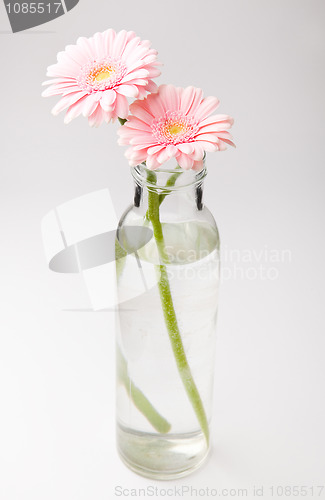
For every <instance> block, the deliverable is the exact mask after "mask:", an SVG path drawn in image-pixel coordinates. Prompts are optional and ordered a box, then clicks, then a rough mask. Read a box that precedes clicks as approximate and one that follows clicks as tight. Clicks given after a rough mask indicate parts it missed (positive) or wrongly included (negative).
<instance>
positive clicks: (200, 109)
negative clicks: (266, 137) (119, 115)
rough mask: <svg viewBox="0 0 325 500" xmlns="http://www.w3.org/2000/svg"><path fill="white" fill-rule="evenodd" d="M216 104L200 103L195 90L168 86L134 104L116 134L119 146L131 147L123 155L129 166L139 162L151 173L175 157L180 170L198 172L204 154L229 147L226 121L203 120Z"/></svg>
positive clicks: (223, 117) (210, 100)
mask: <svg viewBox="0 0 325 500" xmlns="http://www.w3.org/2000/svg"><path fill="white" fill-rule="evenodd" d="M140 94H141V90H140ZM218 102H219V101H218V99H217V98H214V97H208V98H207V99H204V98H203V95H202V91H201V90H200V89H196V88H195V87H187V88H186V89H182V88H179V87H174V86H172V85H162V86H160V87H159V88H158V91H157V93H156V94H151V95H149V96H147V97H145V98H144V99H143V100H139V99H138V100H137V101H135V102H134V103H133V104H131V106H130V113H131V115H130V116H129V117H128V122H127V123H126V124H125V125H124V126H123V127H121V129H120V131H119V135H120V141H119V142H120V144H124V145H130V146H131V147H130V148H129V149H128V152H127V156H128V158H129V159H130V164H135V162H136V161H138V160H139V159H140V158H141V160H143V161H144V160H145V159H146V161H147V166H148V168H150V169H155V168H158V165H160V164H162V163H164V162H166V161H168V160H169V158H171V157H173V156H175V157H176V159H177V161H178V162H179V165H180V166H181V168H183V169H191V168H193V169H195V170H201V169H202V168H203V157H204V152H205V151H208V152H210V151H211V152H212V151H218V150H224V149H225V148H226V145H227V144H231V145H233V142H232V141H231V139H232V137H231V135H230V134H229V132H227V130H226V129H227V128H229V127H230V126H231V124H232V120H231V119H229V118H230V117H228V115H215V116H213V117H210V118H207V115H208V114H210V113H211V112H212V111H213V110H214V109H215V108H216V106H217V105H218ZM145 155H146V157H144V156H145Z"/></svg>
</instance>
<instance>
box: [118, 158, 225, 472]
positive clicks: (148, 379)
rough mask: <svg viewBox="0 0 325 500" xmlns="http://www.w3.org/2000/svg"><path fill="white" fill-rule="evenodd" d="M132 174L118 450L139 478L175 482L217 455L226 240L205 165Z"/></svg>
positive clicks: (124, 245) (121, 291)
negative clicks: (213, 441)
mask: <svg viewBox="0 0 325 500" xmlns="http://www.w3.org/2000/svg"><path fill="white" fill-rule="evenodd" d="M173 161H174V163H173ZM131 172H132V175H133V178H134V181H135V195H134V203H133V204H132V205H131V206H130V207H129V208H128V209H127V210H126V211H125V213H124V214H123V216H122V217H121V220H120V222H119V225H118V229H117V236H116V269H117V273H116V274H117V294H118V303H119V305H118V314H117V335H116V340H117V347H116V350H117V400H116V409H117V446H118V451H119V454H120V456H121V458H122V460H123V461H124V462H125V463H126V464H127V466H128V467H129V468H131V469H132V470H134V471H135V472H137V473H139V474H141V475H143V476H147V477H151V478H156V479H172V478H176V477H181V476H184V475H187V474H189V473H190V472H192V471H193V470H195V469H196V468H197V467H199V466H200V465H201V464H202V463H203V461H204V459H205V458H206V456H207V454H208V451H209V443H210V436H209V434H210V433H209V423H210V420H211V409H212V393H213V376H214V360H215V340H216V338H215V333H216V332H215V330H216V316H217V305H218V284H219V235H218V230H217V226H216V223H215V220H214V218H213V216H212V214H211V212H210V211H209V210H208V209H207V208H206V207H205V206H204V204H203V199H202V193H203V180H204V178H205V176H206V174H207V170H206V167H205V166H204V168H203V170H201V171H200V172H196V171H193V170H187V171H185V170H182V169H181V168H180V167H178V166H177V165H176V164H175V160H170V161H169V162H167V163H166V164H164V165H163V166H162V167H160V168H159V169H158V170H156V171H154V172H152V171H150V170H148V169H147V168H146V166H145V164H141V165H138V166H137V167H134V168H132V169H131Z"/></svg>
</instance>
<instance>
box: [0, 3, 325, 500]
mask: <svg viewBox="0 0 325 500" xmlns="http://www.w3.org/2000/svg"><path fill="white" fill-rule="evenodd" d="M324 14H325V4H324V2H323V1H321V0H319V1H317V0H309V1H306V0H301V1H300V0H273V1H266V0H245V1H240V0H228V1H227V2H225V1H221V0H220V1H219V0H202V1H200V2H196V1H193V0H187V1H183V0H164V2H154V1H152V0H151V1H149V0H139V1H138V2H135V1H131V0H124V1H119V2H113V1H108V0H107V1H105V2H104V1H103V0H80V3H79V4H78V6H77V7H76V8H74V9H73V10H72V11H71V12H70V13H68V14H67V15H65V16H63V17H62V18H59V19H57V20H55V21H53V22H51V23H48V24H46V25H43V26H40V27H38V28H35V29H33V30H29V31H26V32H22V33H17V34H12V33H11V32H10V31H9V29H10V27H9V22H8V19H7V17H6V13H5V9H4V6H3V5H2V4H1V5H0V16H1V17H0V31H1V33H0V44H1V63H0V67H1V78H0V81H1V108H0V117H1V138H2V141H1V142H2V145H1V167H0V168H1V182H0V189H1V197H0V199H1V212H0V219H1V246H0V252H1V261H0V265H1V279H0V286H1V323H0V334H1V346H0V498H1V500H29V499H32V500H58V499H60V500H90V499H91V500H94V499H96V500H103V499H110V498H115V490H114V489H115V487H117V486H122V487H123V488H126V489H127V488H129V489H130V488H139V487H143V488H145V487H146V486H148V485H154V486H158V487H159V488H167V487H173V486H174V485H177V486H178V487H181V486H185V485H187V486H192V487H193V488H197V489H199V488H207V487H209V488H216V489H218V490H219V492H220V495H221V494H222V491H221V489H222V488H227V489H228V490H227V491H228V493H229V495H228V496H232V497H233V498H239V493H238V494H237V492H236V491H237V489H238V488H247V489H248V498H253V488H254V486H262V485H264V496H263V498H265V499H270V498H277V497H276V496H273V497H272V496H271V491H270V490H269V486H270V485H274V486H275V487H276V486H277V485H291V486H293V485H304V486H308V487H312V486H314V488H315V489H314V494H312V490H310V489H309V490H308V495H307V497H305V498H307V499H312V498H315V497H317V498H325V488H324V491H323V493H322V496H321V497H318V490H317V489H316V486H318V485H322V484H325V476H324V465H325V463H324V462H325V451H324V444H325V443H324V421H325V411H324V408H325V406H324V378H325V377H324V375H325V374H324V344H325V342H324V292H323V289H324V285H323V283H324V255H325V252H324V144H325V141H324V139H325V138H324V120H323V118H324V104H325V100H324V88H325V82H324V52H325V43H324V42H325V32H324V17H325V16H324ZM109 27H113V28H114V29H116V30H120V29H124V28H125V29H129V30H134V31H135V32H136V33H137V34H138V35H140V36H141V37H142V38H145V39H147V38H148V39H150V40H151V41H152V44H153V46H154V47H155V48H156V49H157V50H158V51H159V59H160V60H161V61H162V62H164V64H165V66H164V68H163V75H162V77H160V79H159V82H160V83H163V82H165V83H173V84H176V85H180V86H187V85H195V86H198V87H202V88H203V89H204V92H205V94H206V95H217V96H218V97H219V99H220V100H221V106H220V112H221V113H228V114H231V115H232V116H234V117H235V126H234V129H233V133H234V136H235V141H236V144H237V149H236V150H231V151H230V150H228V151H227V152H225V153H220V154H214V155H213V154H210V155H209V156H208V160H207V165H208V169H209V175H208V178H207V180H206V186H205V201H206V204H207V205H208V206H209V208H210V209H211V211H212V212H213V213H214V215H215V217H216V220H217V223H218V226H219V230H220V233H221V239H222V245H223V255H224V269H228V274H229V272H230V276H229V277H228V278H227V279H224V282H223V285H222V288H221V298H220V315H219V321H218V350H217V360H216V379H215V380H216V383H215V411H214V419H213V423H212V429H213V452H212V454H211V457H210V459H209V461H208V462H207V463H206V465H205V466H204V468H202V469H201V470H199V471H197V472H196V473H194V474H193V475H192V476H190V477H188V478H186V479H183V480H179V481H175V482H170V483H157V482H154V481H149V480H146V479H144V478H140V477H138V476H136V475H135V474H133V473H132V472H131V471H129V470H128V469H127V468H126V467H124V465H122V464H121V462H120V460H119V459H118V456H117V453H116V451H115V436H114V434H115V416H114V322H113V314H111V313H108V312H99V313H94V312H91V311H89V310H88V312H87V311H80V309H89V308H90V304H89V300H88V296H87V292H86V289H85V288H84V286H83V283H82V280H81V278H80V276H77V275H59V274H55V273H52V272H50V271H49V269H48V268H47V263H46V260H45V257H44V253H43V248H42V240H41V232H40V224H41V219H42V217H43V216H44V215H45V214H46V213H47V212H48V211H50V210H51V209H53V208H54V207H56V206H57V205H59V204H60V203H63V202H65V201H69V200H71V199H73V198H75V197H77V196H81V195H83V194H86V193H89V192H92V191H95V190H98V189H102V188H106V187H108V188H109V189H110V191H111V195H112V198H113V201H114V204H115V207H116V211H117V214H118V215H120V214H121V213H122V212H123V210H124V209H125V208H126V206H127V205H128V204H129V203H130V202H131V200H132V189H133V187H132V181H131V176H130V173H129V168H128V165H127V162H126V160H125V159H124V157H123V150H122V148H120V147H119V146H117V144H116V129H117V125H103V126H102V127H101V128H100V129H90V128H89V127H88V125H87V121H86V120H84V119H82V118H79V119H77V120H75V121H74V122H73V123H71V124H70V125H69V126H65V125H63V117H62V116H60V117H57V118H53V117H52V116H51V114H50V109H51V107H52V106H53V105H54V103H55V102H56V99H55V98H54V99H42V98H41V97H40V94H41V90H42V89H41V82H42V81H43V80H45V73H46V67H47V66H48V65H49V64H53V63H54V62H55V57H56V53H57V52H58V51H59V50H63V48H64V47H65V45H67V44H70V43H75V41H76V39H77V37H78V36H80V35H84V36H91V35H92V34H93V33H95V32H96V31H103V30H105V29H106V28H109ZM232 250H239V251H240V255H241V256H243V255H244V250H246V251H247V250H248V252H250V255H252V262H251V263H239V265H240V266H241V268H245V269H246V271H247V267H248V268H253V271H250V272H249V274H247V272H246V271H245V272H244V275H240V274H237V275H236V274H235V272H234V269H235V266H234V263H231V262H227V261H226V258H227V255H228V257H229V252H231V251H232ZM273 250H275V251H276V252H278V253H279V254H280V253H281V252H282V251H283V250H288V252H289V253H288V252H287V253H286V255H288V254H290V256H291V257H290V259H288V258H286V259H284V262H275V263H274V262H270V255H271V253H272V251H273ZM254 252H255V254H254ZM261 252H262V253H261ZM246 255H247V253H246ZM254 255H255V257H254ZM261 255H262V257H261ZM273 255H274V253H273ZM260 264H262V265H263V269H264V271H265V270H266V271H267V270H269V269H270V268H275V269H276V271H277V272H276V273H275V274H276V277H275V279H264V278H263V277H262V276H261V275H260V274H259V273H258V272H257V269H258V268H259V265H260ZM254 269H255V271H254ZM254 273H255V274H254ZM272 276H274V274H272ZM78 310H79V311H78ZM230 490H231V491H232V493H231V492H230ZM279 491H280V490H279ZM128 492H129V493H130V494H131V492H130V491H126V492H125V495H124V496H126V494H127V493H128ZM194 493H195V492H193V496H194ZM162 495H163V492H161V495H160V496H162ZM224 495H226V491H225V492H224ZM174 496H175V497H176V494H175V495H174ZM193 496H192V498H193ZM158 497H159V496H158ZM278 497H279V498H280V496H279V495H278ZM183 498H191V497H190V494H189V493H187V494H185V495H184V496H183Z"/></svg>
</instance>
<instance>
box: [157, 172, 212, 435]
mask: <svg viewBox="0 0 325 500" xmlns="http://www.w3.org/2000/svg"><path fill="white" fill-rule="evenodd" d="M156 180H157V177H156V174H155V173H154V172H149V173H148V181H149V182H151V183H152V184H155V183H156ZM148 191H149V196H148V215H149V219H150V221H151V224H152V228H153V233H154V237H155V240H156V244H157V248H158V252H159V256H160V260H161V264H160V265H157V266H156V269H157V272H158V273H159V278H158V289H159V294H160V299H161V305H162V309H163V314H164V319H165V324H166V328H167V331H168V335H169V339H170V342H171V346H172V350H173V353H174V356H175V361H176V365H177V368H178V371H179V374H180V377H181V380H182V382H183V385H184V387H185V390H186V393H187V396H188V398H189V400H190V402H191V404H192V407H193V409H194V411H195V414H196V416H197V419H198V421H199V424H200V426H201V428H202V431H203V433H204V435H205V438H206V441H207V443H208V442H209V426H208V421H207V417H206V414H205V410H204V406H203V403H202V400H201V396H200V394H199V391H198V389H197V387H196V384H195V382H194V379H193V376H192V373H191V369H190V367H189V364H188V361H187V358H186V354H185V350H184V346H183V342H182V338H181V334H180V331H179V327H178V322H177V317H176V313H175V308H174V304H173V299H172V295H171V291H170V284H169V279H168V273H167V269H166V265H165V264H168V263H169V259H168V255H167V252H166V249H165V242H164V235H163V231H162V225H161V222H160V216H159V205H160V198H159V194H158V193H157V192H156V191H155V190H152V189H151V188H149V189H148Z"/></svg>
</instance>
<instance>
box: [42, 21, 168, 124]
mask: <svg viewBox="0 0 325 500" xmlns="http://www.w3.org/2000/svg"><path fill="white" fill-rule="evenodd" d="M156 59H157V52H156V51H155V50H153V49H151V48H150V42H149V41H148V40H140V38H139V37H137V36H136V34H135V33H134V32H133V31H125V30H123V31H120V32H118V33H116V32H115V31H114V30H112V29H109V30H107V31H104V32H103V33H96V34H95V35H94V36H93V37H91V38H84V37H82V38H79V39H78V40H77V44H76V45H68V46H67V47H66V49H65V51H64V52H59V54H58V56H57V60H58V62H57V63H56V64H54V65H52V66H49V67H48V69H47V76H49V77H51V78H52V79H51V80H48V81H46V82H44V84H43V85H50V86H49V87H48V88H47V89H46V90H45V91H44V92H43V94H42V95H43V96H45V97H47V96H52V95H60V96H62V97H61V99H60V101H59V102H58V103H57V104H56V106H54V108H53V110H52V113H53V114H54V115H57V114H58V113H60V111H63V110H65V109H67V113H66V115H65V119H64V121H65V123H69V122H70V121H71V120H73V118H76V117H77V116H79V115H80V114H83V116H85V117H88V120H89V124H90V125H96V126H98V125H100V124H101V123H102V122H103V120H105V121H106V122H109V121H110V120H115V119H116V118H126V117H127V116H128V114H129V104H128V101H127V97H133V98H139V99H141V98H143V97H144V96H145V95H146V94H147V92H153V91H155V90H156V84H155V83H154V82H153V81H152V78H154V77H156V76H159V75H160V71H159V70H158V68H157V66H158V65H159V63H158V62H157V60H156Z"/></svg>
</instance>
